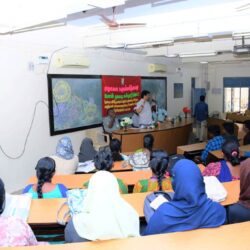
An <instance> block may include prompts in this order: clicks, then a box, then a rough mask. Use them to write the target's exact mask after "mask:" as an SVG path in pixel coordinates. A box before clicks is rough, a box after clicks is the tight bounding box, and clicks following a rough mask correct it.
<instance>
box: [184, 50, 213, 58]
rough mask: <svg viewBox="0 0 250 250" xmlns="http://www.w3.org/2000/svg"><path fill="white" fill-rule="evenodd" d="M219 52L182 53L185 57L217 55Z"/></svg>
mask: <svg viewBox="0 0 250 250" xmlns="http://www.w3.org/2000/svg"><path fill="white" fill-rule="evenodd" d="M216 55H217V52H215V51H214V52H204V53H202V52H201V53H182V54H180V57H181V58H185V57H202V56H216Z"/></svg>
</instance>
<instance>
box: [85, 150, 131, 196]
mask: <svg viewBox="0 0 250 250" xmlns="http://www.w3.org/2000/svg"><path fill="white" fill-rule="evenodd" d="M94 163H95V167H96V169H97V170H98V171H100V170H105V171H109V172H110V171H111V169H112V167H113V165H114V161H113V158H112V154H111V151H110V149H109V148H107V147H105V148H102V149H100V150H99V152H98V153H97V154H96V155H95V157H94ZM117 182H118V184H119V188H120V192H121V193H123V194H127V193H128V186H127V185H126V184H125V183H124V182H123V180H121V179H117ZM88 185H89V182H85V183H84V184H83V186H84V187H85V188H88Z"/></svg>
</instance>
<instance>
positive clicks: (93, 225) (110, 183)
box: [65, 171, 139, 243]
mask: <svg viewBox="0 0 250 250" xmlns="http://www.w3.org/2000/svg"><path fill="white" fill-rule="evenodd" d="M83 209H84V211H83V212H82V213H79V214H76V215H74V217H73V218H72V219H71V220H70V221H69V223H68V224H67V226H66V228H65V240H66V242H68V243H72V242H83V241H94V240H110V239H121V238H128V237H136V236H139V216H138V214H137V212H136V211H135V209H134V208H133V207H132V206H131V205H130V204H128V203H127V202H126V201H125V200H123V199H122V198H121V196H120V193H119V186H118V184H117V180H116V178H115V176H114V175H113V174H112V173H109V172H108V171H98V172H97V173H95V174H93V176H92V177H91V179H90V181H89V188H88V191H87V195H86V198H85V200H84V208H83Z"/></svg>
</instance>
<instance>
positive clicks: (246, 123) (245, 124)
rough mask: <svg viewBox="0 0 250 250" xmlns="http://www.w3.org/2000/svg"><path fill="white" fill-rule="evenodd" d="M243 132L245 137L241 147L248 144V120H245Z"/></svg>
mask: <svg viewBox="0 0 250 250" xmlns="http://www.w3.org/2000/svg"><path fill="white" fill-rule="evenodd" d="M244 130H245V132H246V135H245V137H244V139H243V145H248V144H250V120H246V121H245V122H244Z"/></svg>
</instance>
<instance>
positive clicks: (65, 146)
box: [50, 136, 78, 175]
mask: <svg viewBox="0 0 250 250" xmlns="http://www.w3.org/2000/svg"><path fill="white" fill-rule="evenodd" d="M50 157H51V158H52V159H54V160H55V163H56V174H57V175H58V174H74V173H75V171H76V169H77V167H78V157H77V155H74V151H73V146H72V142H71V140H70V138H69V137H66V136H65V137H63V138H61V139H60V140H59V141H58V143H57V147H56V155H53V156H50Z"/></svg>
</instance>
